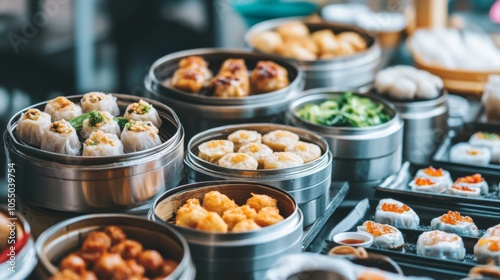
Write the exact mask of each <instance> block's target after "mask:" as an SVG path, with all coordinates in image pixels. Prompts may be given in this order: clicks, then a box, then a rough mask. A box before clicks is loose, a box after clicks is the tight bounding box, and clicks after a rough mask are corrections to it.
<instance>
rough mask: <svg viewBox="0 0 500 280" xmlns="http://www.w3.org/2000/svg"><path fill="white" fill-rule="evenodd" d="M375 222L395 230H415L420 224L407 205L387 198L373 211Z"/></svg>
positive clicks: (415, 214)
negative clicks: (393, 227)
mask: <svg viewBox="0 0 500 280" xmlns="http://www.w3.org/2000/svg"><path fill="white" fill-rule="evenodd" d="M375 222H377V223H381V224H388V225H391V226H395V227H397V228H408V229H416V228H417V227H418V225H419V224H420V218H419V217H418V216H417V213H415V211H413V209H411V208H410V207H409V206H408V205H406V204H404V203H402V202H400V201H397V200H394V199H391V198H387V199H382V200H380V202H379V203H378V205H377V209H376V211H375Z"/></svg>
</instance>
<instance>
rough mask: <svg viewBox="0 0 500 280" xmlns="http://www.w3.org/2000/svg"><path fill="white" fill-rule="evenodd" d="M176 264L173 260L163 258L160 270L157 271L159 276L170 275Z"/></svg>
mask: <svg viewBox="0 0 500 280" xmlns="http://www.w3.org/2000/svg"><path fill="white" fill-rule="evenodd" d="M177 265H178V264H177V262H175V261H173V260H165V261H164V262H163V265H162V266H161V267H160V272H159V275H160V277H163V278H165V277H167V276H168V275H170V274H171V273H172V271H174V270H175V268H176V267H177Z"/></svg>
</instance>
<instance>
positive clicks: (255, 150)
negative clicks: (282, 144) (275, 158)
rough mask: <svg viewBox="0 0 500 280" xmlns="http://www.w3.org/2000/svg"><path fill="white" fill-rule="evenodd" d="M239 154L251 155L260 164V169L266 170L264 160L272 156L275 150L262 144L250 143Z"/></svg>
mask: <svg viewBox="0 0 500 280" xmlns="http://www.w3.org/2000/svg"><path fill="white" fill-rule="evenodd" d="M238 153H246V154H249V155H251V156H252V157H253V158H254V159H255V160H257V162H258V163H259V168H264V159H265V157H266V156H268V155H271V154H272V153H273V150H272V149H271V148H269V147H268V146H267V145H265V144H262V143H249V144H246V145H244V146H242V147H241V148H240V149H239V150H238Z"/></svg>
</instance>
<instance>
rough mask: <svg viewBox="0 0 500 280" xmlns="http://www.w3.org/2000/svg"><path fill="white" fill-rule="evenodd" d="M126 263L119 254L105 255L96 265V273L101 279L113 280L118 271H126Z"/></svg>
mask: <svg viewBox="0 0 500 280" xmlns="http://www.w3.org/2000/svg"><path fill="white" fill-rule="evenodd" d="M125 267H126V264H125V261H124V260H123V259H122V257H121V256H120V255H119V254H113V253H104V254H103V255H102V256H101V257H100V258H99V260H97V262H96V263H95V265H94V269H93V270H94V272H95V274H96V275H97V277H99V279H111V278H112V277H113V273H114V271H116V270H119V271H124V270H125Z"/></svg>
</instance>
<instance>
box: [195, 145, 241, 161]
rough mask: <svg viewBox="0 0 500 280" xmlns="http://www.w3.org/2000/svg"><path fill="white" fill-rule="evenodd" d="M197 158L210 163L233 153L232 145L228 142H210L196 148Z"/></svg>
mask: <svg viewBox="0 0 500 280" xmlns="http://www.w3.org/2000/svg"><path fill="white" fill-rule="evenodd" d="M198 151H199V152H198V157H199V158H201V159H202V160H206V161H208V162H211V163H218V162H219V159H220V158H221V157H223V156H225V155H227V154H229V153H232V152H233V151H234V144H233V142H231V141H229V140H211V141H208V142H204V143H202V144H200V145H199V146H198Z"/></svg>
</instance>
